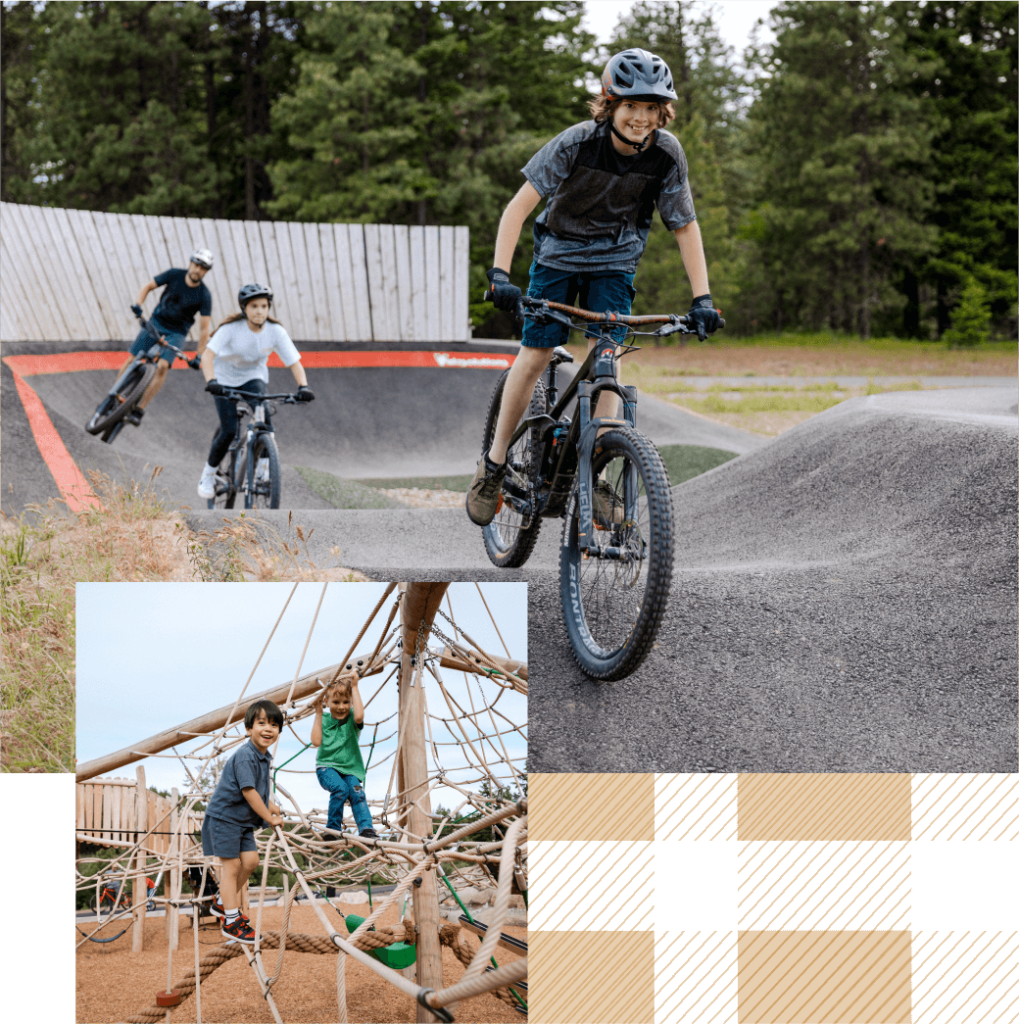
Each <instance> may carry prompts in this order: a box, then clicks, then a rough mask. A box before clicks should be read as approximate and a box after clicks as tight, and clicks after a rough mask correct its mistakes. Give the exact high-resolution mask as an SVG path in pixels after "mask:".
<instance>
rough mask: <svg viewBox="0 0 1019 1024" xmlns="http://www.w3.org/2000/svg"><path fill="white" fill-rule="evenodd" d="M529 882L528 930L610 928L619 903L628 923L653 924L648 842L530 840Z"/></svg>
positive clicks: (615, 921)
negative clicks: (529, 907)
mask: <svg viewBox="0 0 1019 1024" xmlns="http://www.w3.org/2000/svg"><path fill="white" fill-rule="evenodd" d="M531 799H532V798H531V796H530V794H528V809H530V801H531ZM528 883H529V886H530V889H529V891H530V894H531V895H530V899H531V909H530V914H529V916H528V922H527V926H528V932H531V931H533V930H534V929H537V930H538V931H550V932H551V931H590V932H593V931H602V930H613V929H616V928H619V927H620V925H621V919H620V911H619V907H620V905H621V904H625V905H626V921H625V922H624V923H625V924H626V925H627V926H628V927H631V928H633V927H637V926H639V927H641V928H644V929H651V928H653V927H654V921H653V920H652V918H651V917H650V915H651V914H652V913H653V912H654V907H655V877H654V850H653V846H652V844H651V843H648V842H635V843H624V842H619V841H614V842H576V843H570V842H555V841H548V840H538V841H537V842H535V841H534V840H530V842H529V843H528Z"/></svg>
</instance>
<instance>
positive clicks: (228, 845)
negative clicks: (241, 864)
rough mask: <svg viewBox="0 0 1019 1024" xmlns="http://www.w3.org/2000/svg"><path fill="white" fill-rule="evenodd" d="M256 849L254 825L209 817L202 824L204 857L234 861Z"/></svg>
mask: <svg viewBox="0 0 1019 1024" xmlns="http://www.w3.org/2000/svg"><path fill="white" fill-rule="evenodd" d="M257 849H258V844H257V843H256V842H255V826H254V825H238V824H237V823H236V822H233V821H223V820H222V819H221V818H209V817H207V818H206V819H205V821H203V822H202V853H203V854H204V855H205V856H206V857H220V858H223V859H226V860H236V859H237V858H238V857H239V856H240V855H241V854H242V853H247V852H249V851H250V850H257Z"/></svg>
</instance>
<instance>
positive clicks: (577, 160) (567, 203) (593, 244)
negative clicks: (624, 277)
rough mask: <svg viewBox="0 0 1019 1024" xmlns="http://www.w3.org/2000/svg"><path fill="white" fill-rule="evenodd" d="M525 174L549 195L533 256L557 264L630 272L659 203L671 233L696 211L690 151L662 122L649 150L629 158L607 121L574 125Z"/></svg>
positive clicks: (545, 148)
mask: <svg viewBox="0 0 1019 1024" xmlns="http://www.w3.org/2000/svg"><path fill="white" fill-rule="evenodd" d="M523 173H524V177H525V178H527V180H528V181H529V182H530V183H531V184H532V185H533V186H534V188H535V189H536V190H537V191H538V194H539V195H541V196H543V197H544V196H548V203H547V204H546V206H545V209H544V210H542V212H541V214H540V215H539V216H538V219H537V221H535V224H534V258H535V259H536V260H537V261H538V263H541V264H543V265H544V266H546V267H553V268H555V269H557V270H585V271H594V272H599V271H608V270H620V271H622V272H624V273H627V274H632V273H634V272H635V271H636V269H637V262H638V261H639V260H640V258H641V256H642V255H643V253H644V247H645V246H646V245H647V236H648V231H649V230H650V229H651V218H652V216H653V215H654V211H655V208H656V207H657V209H658V212H659V213H660V214H661V217H662V221H663V222H664V224H665V226H666V227H667V228H668V229H669V230H670V231H675V230H676V228H681V227H683V225H684V224H689V223H690V221H692V220H694V219H695V217H696V214H695V213H694V208H693V196H692V195H691V193H690V182H689V180H688V179H687V165H686V154H685V153H684V152H683V147H682V146H681V145H680V144H679V140H678V139H677V138H676V136H675V135H672V134H671V133H670V132H667V131H666V130H665V129H664V128H659V129H658V130H657V131H656V132H655V137H654V141H653V142H652V143H650V144H649V145H648V147H647V148H646V149H645V150H644V151H643V152H641V153H638V154H636V155H635V156H624V155H623V154H621V153H619V152H617V151H616V148H615V146H613V145H612V134H611V132H610V130H609V125H608V122H607V121H602V122H600V123H599V122H595V121H585V122H583V123H582V124H575V125H574V126H573V127H572V128H567V129H566V131H564V132H562V133H561V134H559V135H557V136H556V137H555V138H554V139H553V140H552V141H551V142H549V143H547V144H546V145H545V146H543V147H542V148H541V149H539V150H538V152H537V153H535V154H534V156H533V157H531V159H530V160H529V161H528V162H527V165H526V166H525V167H524V168H523Z"/></svg>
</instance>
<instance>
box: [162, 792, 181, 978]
mask: <svg viewBox="0 0 1019 1024" xmlns="http://www.w3.org/2000/svg"><path fill="white" fill-rule="evenodd" d="M179 798H180V794H179V793H178V792H177V789H176V787H175V788H174V789H172V790H171V791H170V799H171V800H172V801H173V804H172V809H171V811H170V832H171V833H172V835H171V836H170V849H169V851H168V855H167V861H168V863H170V864H173V867H172V868H169V869H168V870H167V872H166V874H165V875H163V895H164V896H165V897H167V899H171V900H174V901H176V899H177V897H178V896H179V895H180V871H179V870H178V868H177V858H178V857H179V855H180V847H181V837H180V836H179V835H178V834H177V825H178V823H179V821H180V815H179V812H178V810H177V801H178V799H179ZM179 917H180V915H179V914H178V913H177V908H176V907H172V906H170V905H169V904H167V906H166V938H167V941H168V942H169V944H170V949H176V948H177V940H178V937H179V935H180V931H179V929H178V922H179ZM167 991H168V992H169V989H167Z"/></svg>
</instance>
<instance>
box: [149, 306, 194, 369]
mask: <svg viewBox="0 0 1019 1024" xmlns="http://www.w3.org/2000/svg"><path fill="white" fill-rule="evenodd" d="M135 316H136V317H137V318H138V323H140V324H141V325H142V330H144V331H148V332H149V334H151V335H152V337H153V338H155V340H156V341H157V342H159V344H160V345H162V346H163V347H164V348H168V349H171V350H172V351H173V353H174V356H175V358H177V359H183V360H184V362H185V363H187V364H188V365H189V366H190V367H191V369H192V370H197V369H199V367H198V366H197V365H196V364H197V362H198V360H197V359H188V358H187V356H186V355H185V354H184V350H183V349H180V348H177V346H176V345H171V344H170V343H169V342H168V341H165V340H164V339H163V338H161V337H160V336H159V332H158V331H157V330H156V329H155V327H153V326H152V323H151V321H149V320H146V319H145V317H143V316H142V315H141V313H135Z"/></svg>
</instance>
